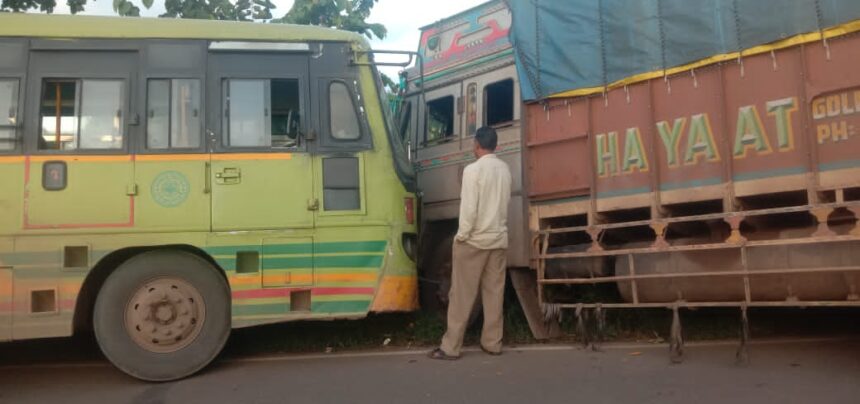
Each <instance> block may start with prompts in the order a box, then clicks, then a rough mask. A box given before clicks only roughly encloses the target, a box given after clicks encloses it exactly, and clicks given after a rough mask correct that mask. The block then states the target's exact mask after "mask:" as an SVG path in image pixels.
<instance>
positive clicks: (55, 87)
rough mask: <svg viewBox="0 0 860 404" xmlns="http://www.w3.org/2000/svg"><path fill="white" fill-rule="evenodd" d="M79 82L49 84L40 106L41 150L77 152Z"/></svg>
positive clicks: (54, 81)
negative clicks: (75, 150)
mask: <svg viewBox="0 0 860 404" xmlns="http://www.w3.org/2000/svg"><path fill="white" fill-rule="evenodd" d="M78 93H79V82H78V81H75V80H46V81H45V84H44V86H43V87H42V101H41V104H40V108H39V109H40V114H41V125H42V136H41V137H40V138H39V149H40V150H74V149H77V140H78V97H77V94H78Z"/></svg>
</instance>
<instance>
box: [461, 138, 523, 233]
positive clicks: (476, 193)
mask: <svg viewBox="0 0 860 404" xmlns="http://www.w3.org/2000/svg"><path fill="white" fill-rule="evenodd" d="M510 200H511V170H510V169H509V168H508V165H507V164H505V162H504V161H502V160H501V159H499V158H498V157H496V155H495V154H492V153H491V154H486V155H484V156H482V157H481V158H479V159H478V161H475V162H474V163H472V164H469V165H468V166H466V169H465V170H463V187H462V189H461V190H460V228H459V229H458V230H457V236H456V239H457V241H463V242H466V243H469V244H470V245H471V246H472V247H475V248H479V249H482V250H494V249H500V248H508V202H510Z"/></svg>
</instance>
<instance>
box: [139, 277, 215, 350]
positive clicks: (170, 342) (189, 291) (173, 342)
mask: <svg viewBox="0 0 860 404" xmlns="http://www.w3.org/2000/svg"><path fill="white" fill-rule="evenodd" d="M205 320H206V305H205V303H204V302H203V296H201V295H200V292H198V291H197V288H195V287H194V286H192V285H191V284H190V283H188V282H186V281H184V280H182V279H179V278H172V277H165V278H158V279H153V280H150V281H149V282H146V283H145V284H143V285H141V287H140V288H138V289H137V291H135V293H134V294H133V295H132V297H131V299H130V300H129V302H128V304H127V305H126V309H125V329H126V332H127V333H128V334H129V336H131V338H132V340H134V342H135V343H136V344H137V345H138V346H140V347H141V348H143V349H145V350H147V351H150V352H156V353H168V352H174V351H178V350H180V349H182V348H184V347H186V346H188V344H190V343H191V342H193V341H194V339H195V338H197V335H198V334H200V330H201V329H202V328H203V323H204V321H205Z"/></svg>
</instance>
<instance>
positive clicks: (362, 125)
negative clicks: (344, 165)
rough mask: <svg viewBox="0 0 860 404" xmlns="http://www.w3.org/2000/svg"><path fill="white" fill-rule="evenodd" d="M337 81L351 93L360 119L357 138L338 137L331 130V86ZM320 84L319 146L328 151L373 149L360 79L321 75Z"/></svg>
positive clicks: (357, 117)
mask: <svg viewBox="0 0 860 404" xmlns="http://www.w3.org/2000/svg"><path fill="white" fill-rule="evenodd" d="M335 83H341V84H343V85H344V86H345V87H346V90H347V92H348V93H349V96H350V101H351V102H352V110H353V114H355V118H356V119H357V120H358V130H359V132H360V133H359V136H358V138H356V139H338V138H336V137H335V136H334V134H332V132H331V109H332V108H331V87H332V86H333V85H334V84H335ZM319 85H320V88H319V94H320V99H319V103H320V111H319V116H320V118H321V119H320V125H319V126H320V130H321V132H322V139H321V140H320V145H319V146H320V147H319V148H320V149H322V150H324V151H326V152H362V151H367V150H373V136H371V131H370V123H369V122H368V117H367V108H366V107H365V104H364V100H363V99H362V97H359V94H361V85H360V84H359V83H358V79H357V78H345V77H320V78H319ZM374 91H376V90H374Z"/></svg>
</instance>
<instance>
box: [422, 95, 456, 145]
mask: <svg viewBox="0 0 860 404" xmlns="http://www.w3.org/2000/svg"><path fill="white" fill-rule="evenodd" d="M427 117H428V121H427V142H428V143H430V142H436V141H440V140H443V139H446V138H449V137H451V136H454V96H452V95H449V96H447V97H442V98H437V99H435V100H432V101H428V102H427Z"/></svg>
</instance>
